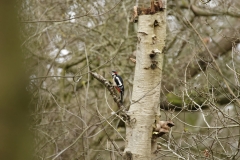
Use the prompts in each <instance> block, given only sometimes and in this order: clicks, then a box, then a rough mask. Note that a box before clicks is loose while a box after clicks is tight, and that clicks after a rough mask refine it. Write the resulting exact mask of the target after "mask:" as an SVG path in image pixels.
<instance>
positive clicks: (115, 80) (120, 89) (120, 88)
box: [112, 71, 124, 103]
mask: <svg viewBox="0 0 240 160" xmlns="http://www.w3.org/2000/svg"><path fill="white" fill-rule="evenodd" d="M112 78H113V83H114V84H115V85H116V86H115V88H116V89H117V90H118V92H119V93H120V99H121V103H123V95H124V85H123V80H122V78H121V77H120V76H119V75H118V74H117V72H116V71H112Z"/></svg>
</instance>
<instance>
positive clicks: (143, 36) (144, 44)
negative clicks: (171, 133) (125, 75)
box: [125, 9, 166, 160]
mask: <svg viewBox="0 0 240 160" xmlns="http://www.w3.org/2000/svg"><path fill="white" fill-rule="evenodd" d="M156 22H158V25H157V24H156ZM154 23H155V25H154ZM137 35H138V48H137V55H136V67H135V76H134V85H133V93H132V104H131V106H130V109H129V111H128V115H129V116H130V123H129V124H127V125H126V138H127V143H126V148H125V153H128V154H129V153H130V154H131V155H132V159H133V160H135V159H138V160H139V159H141V160H143V159H144V160H145V159H146V160H149V159H151V154H152V152H154V151H153V150H152V149H151V145H152V144H151V140H152V130H153V126H154V125H155V120H159V119H158V118H159V117H160V108H159V103H160V101H159V97H160V84H161V78H162V66H163V54H162V53H156V55H155V56H154V55H153V56H154V57H153V58H151V57H150V54H151V53H152V51H153V50H155V51H157V50H159V51H160V52H162V50H163V48H164V46H165V39H166V9H165V10H164V11H163V12H158V13H156V14H154V15H141V16H139V18H138V34H137ZM153 61H154V62H153ZM156 62H157V63H156ZM153 63H154V64H155V65H152V64H153ZM151 66H152V67H151ZM153 146H154V145H153Z"/></svg>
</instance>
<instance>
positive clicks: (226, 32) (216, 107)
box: [3, 0, 240, 160]
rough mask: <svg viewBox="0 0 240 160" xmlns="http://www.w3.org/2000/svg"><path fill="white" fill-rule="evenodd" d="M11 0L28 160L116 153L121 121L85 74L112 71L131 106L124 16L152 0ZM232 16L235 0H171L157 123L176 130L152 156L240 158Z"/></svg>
mask: <svg viewBox="0 0 240 160" xmlns="http://www.w3.org/2000/svg"><path fill="white" fill-rule="evenodd" d="M16 2H17V3H16V4H17V6H18V9H19V10H18V13H17V15H18V24H21V28H20V33H19V34H20V37H21V48H22V49H20V50H21V51H22V53H23V57H24V65H25V67H26V68H27V73H28V74H29V75H30V76H29V79H30V80H29V81H28V86H27V87H26V88H27V91H28V93H30V94H31V101H30V103H29V104H28V108H29V109H30V110H31V127H30V130H31V132H32V133H34V137H33V142H34V148H32V151H33V152H34V158H35V159H39V160H40V159H59V160H61V159H63V160H65V159H76V160H77V159H79V160H80V159H120V158H121V154H120V153H121V151H123V149H124V140H125V138H124V137H125V128H124V123H123V122H122V121H120V119H119V118H118V117H117V116H115V115H114V112H116V111H117V109H118V108H117V106H116V104H115V103H114V102H113V100H112V97H111V96H110V95H109V93H108V91H107V90H106V88H105V87H104V86H103V85H102V84H101V83H99V82H98V81H97V80H95V79H94V78H93V77H92V76H91V75H90V74H89V71H94V72H97V73H99V74H101V75H103V76H104V77H105V78H107V79H109V80H111V75H110V73H109V72H110V71H111V70H116V71H118V73H119V75H121V76H122V78H123V80H124V85H125V96H124V105H125V106H127V107H129V106H130V104H131V94H132V93H131V92H132V85H133V76H134V66H135V64H134V63H133V62H132V61H130V59H129V58H134V57H135V54H136V52H135V50H136V44H137V37H136V28H137V24H136V23H132V22H130V19H131V16H132V8H133V6H135V5H138V6H145V7H148V6H149V1H143V0H142V1H140V0H136V1H131V0H104V1H102V0H96V1H89V0H39V1H35V0H24V1H16ZM3 3H4V2H3ZM6 12H8V11H6ZM8 13H9V12H8ZM239 18H240V2H239V1H237V0H216V1H213V0H210V1H209V2H207V3H204V1H201V0H188V1H187V0H179V1H171V0H168V3H167V20H168V21H167V22H168V27H167V41H166V43H167V45H166V48H165V50H164V54H165V59H164V69H163V79H162V87H161V88H162V89H161V97H160V99H161V103H160V104H159V105H160V107H161V119H162V120H172V121H173V122H174V123H175V126H174V127H173V128H172V130H171V132H170V133H169V134H166V135H164V136H163V137H161V138H159V145H161V149H159V153H158V157H157V158H156V159H178V158H179V159H238V158H239V157H240V153H239V146H240V138H239V137H240V136H239V134H240V129H239V124H240V117H239V111H240V109H239V107H240V100H239V93H240V90H239V89H240V88H239V87H240V84H239V74H240V67H239V65H240V62H239V60H240V45H239V30H240V21H239ZM19 21H20V22H19ZM18 26H20V25H18ZM12 37H14V35H12ZM9 42H10V40H9ZM19 43H20V42H19ZM14 52H16V50H15V51H14ZM211 56H212V57H214V60H212V57H211ZM14 64H18V63H13V65H14ZM16 66H17V67H15V68H13V70H15V71H16V70H17V68H18V67H19V66H18V65H16ZM14 73H15V72H14ZM16 73H17V72H16ZM20 73H24V72H20ZM14 82H15V81H14ZM12 83H13V82H11V83H10V84H12ZM7 90H8V89H7ZM101 120H106V122H105V123H102V124H99V123H98V122H99V121H101ZM23 123H24V122H23ZM3 130H4V129H3ZM26 134H28V133H26ZM26 134H24V135H25V136H26ZM12 136H13V137H14V136H15V135H12Z"/></svg>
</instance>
